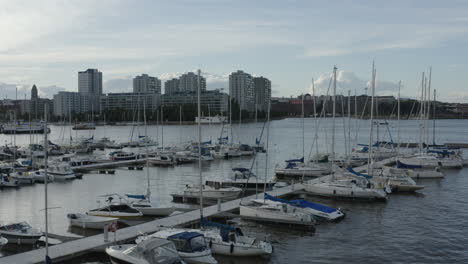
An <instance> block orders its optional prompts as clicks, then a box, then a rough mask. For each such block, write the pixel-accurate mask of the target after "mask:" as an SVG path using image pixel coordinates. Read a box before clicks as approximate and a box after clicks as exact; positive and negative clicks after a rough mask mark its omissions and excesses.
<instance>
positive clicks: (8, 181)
mask: <svg viewBox="0 0 468 264" xmlns="http://www.w3.org/2000/svg"><path fill="white" fill-rule="evenodd" d="M19 186H20V183H19V181H18V180H17V179H15V178H13V177H12V176H9V175H4V174H0V188H18V187H19Z"/></svg>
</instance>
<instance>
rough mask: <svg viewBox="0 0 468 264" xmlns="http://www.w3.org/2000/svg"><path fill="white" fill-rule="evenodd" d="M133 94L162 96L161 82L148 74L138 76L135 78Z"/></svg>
mask: <svg viewBox="0 0 468 264" xmlns="http://www.w3.org/2000/svg"><path fill="white" fill-rule="evenodd" d="M133 92H134V93H157V94H161V80H159V79H158V78H156V77H153V76H149V75H148V74H142V75H140V76H136V77H135V78H133Z"/></svg>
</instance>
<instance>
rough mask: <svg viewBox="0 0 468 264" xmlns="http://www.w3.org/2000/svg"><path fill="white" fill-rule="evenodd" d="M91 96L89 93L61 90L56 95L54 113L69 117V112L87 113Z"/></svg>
mask: <svg viewBox="0 0 468 264" xmlns="http://www.w3.org/2000/svg"><path fill="white" fill-rule="evenodd" d="M91 98H92V97H91V96H90V95H87V94H81V93H77V92H65V91H61V92H59V93H58V94H55V95H54V115H55V116H62V117H64V116H67V117H68V116H69V114H78V113H87V112H89V109H90V101H91Z"/></svg>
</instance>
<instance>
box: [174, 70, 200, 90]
mask: <svg viewBox="0 0 468 264" xmlns="http://www.w3.org/2000/svg"><path fill="white" fill-rule="evenodd" d="M197 91H198V75H197V74H195V73H193V72H188V73H185V74H182V76H180V78H179V91H178V92H181V93H186V92H192V93H196V92H197ZM200 91H202V92H203V91H206V79H205V78H204V77H203V76H200Z"/></svg>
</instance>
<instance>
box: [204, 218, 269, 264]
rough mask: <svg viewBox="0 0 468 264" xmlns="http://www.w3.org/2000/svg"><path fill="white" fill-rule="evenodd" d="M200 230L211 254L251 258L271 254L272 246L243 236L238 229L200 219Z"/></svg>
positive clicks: (254, 238)
mask: <svg viewBox="0 0 468 264" xmlns="http://www.w3.org/2000/svg"><path fill="white" fill-rule="evenodd" d="M201 225H202V229H201V230H200V231H199V232H200V233H202V234H203V235H204V236H205V241H206V242H207V243H208V245H209V247H210V248H211V251H212V253H213V254H217V255H225V256H236V257H253V256H269V255H271V254H272V253H273V247H272V245H271V244H270V243H269V242H267V241H266V240H265V241H263V240H259V239H257V238H256V237H250V236H246V235H244V233H243V232H242V230H241V229H240V228H238V227H234V226H230V225H222V224H218V223H214V222H210V221H207V220H205V219H202V221H201Z"/></svg>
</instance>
